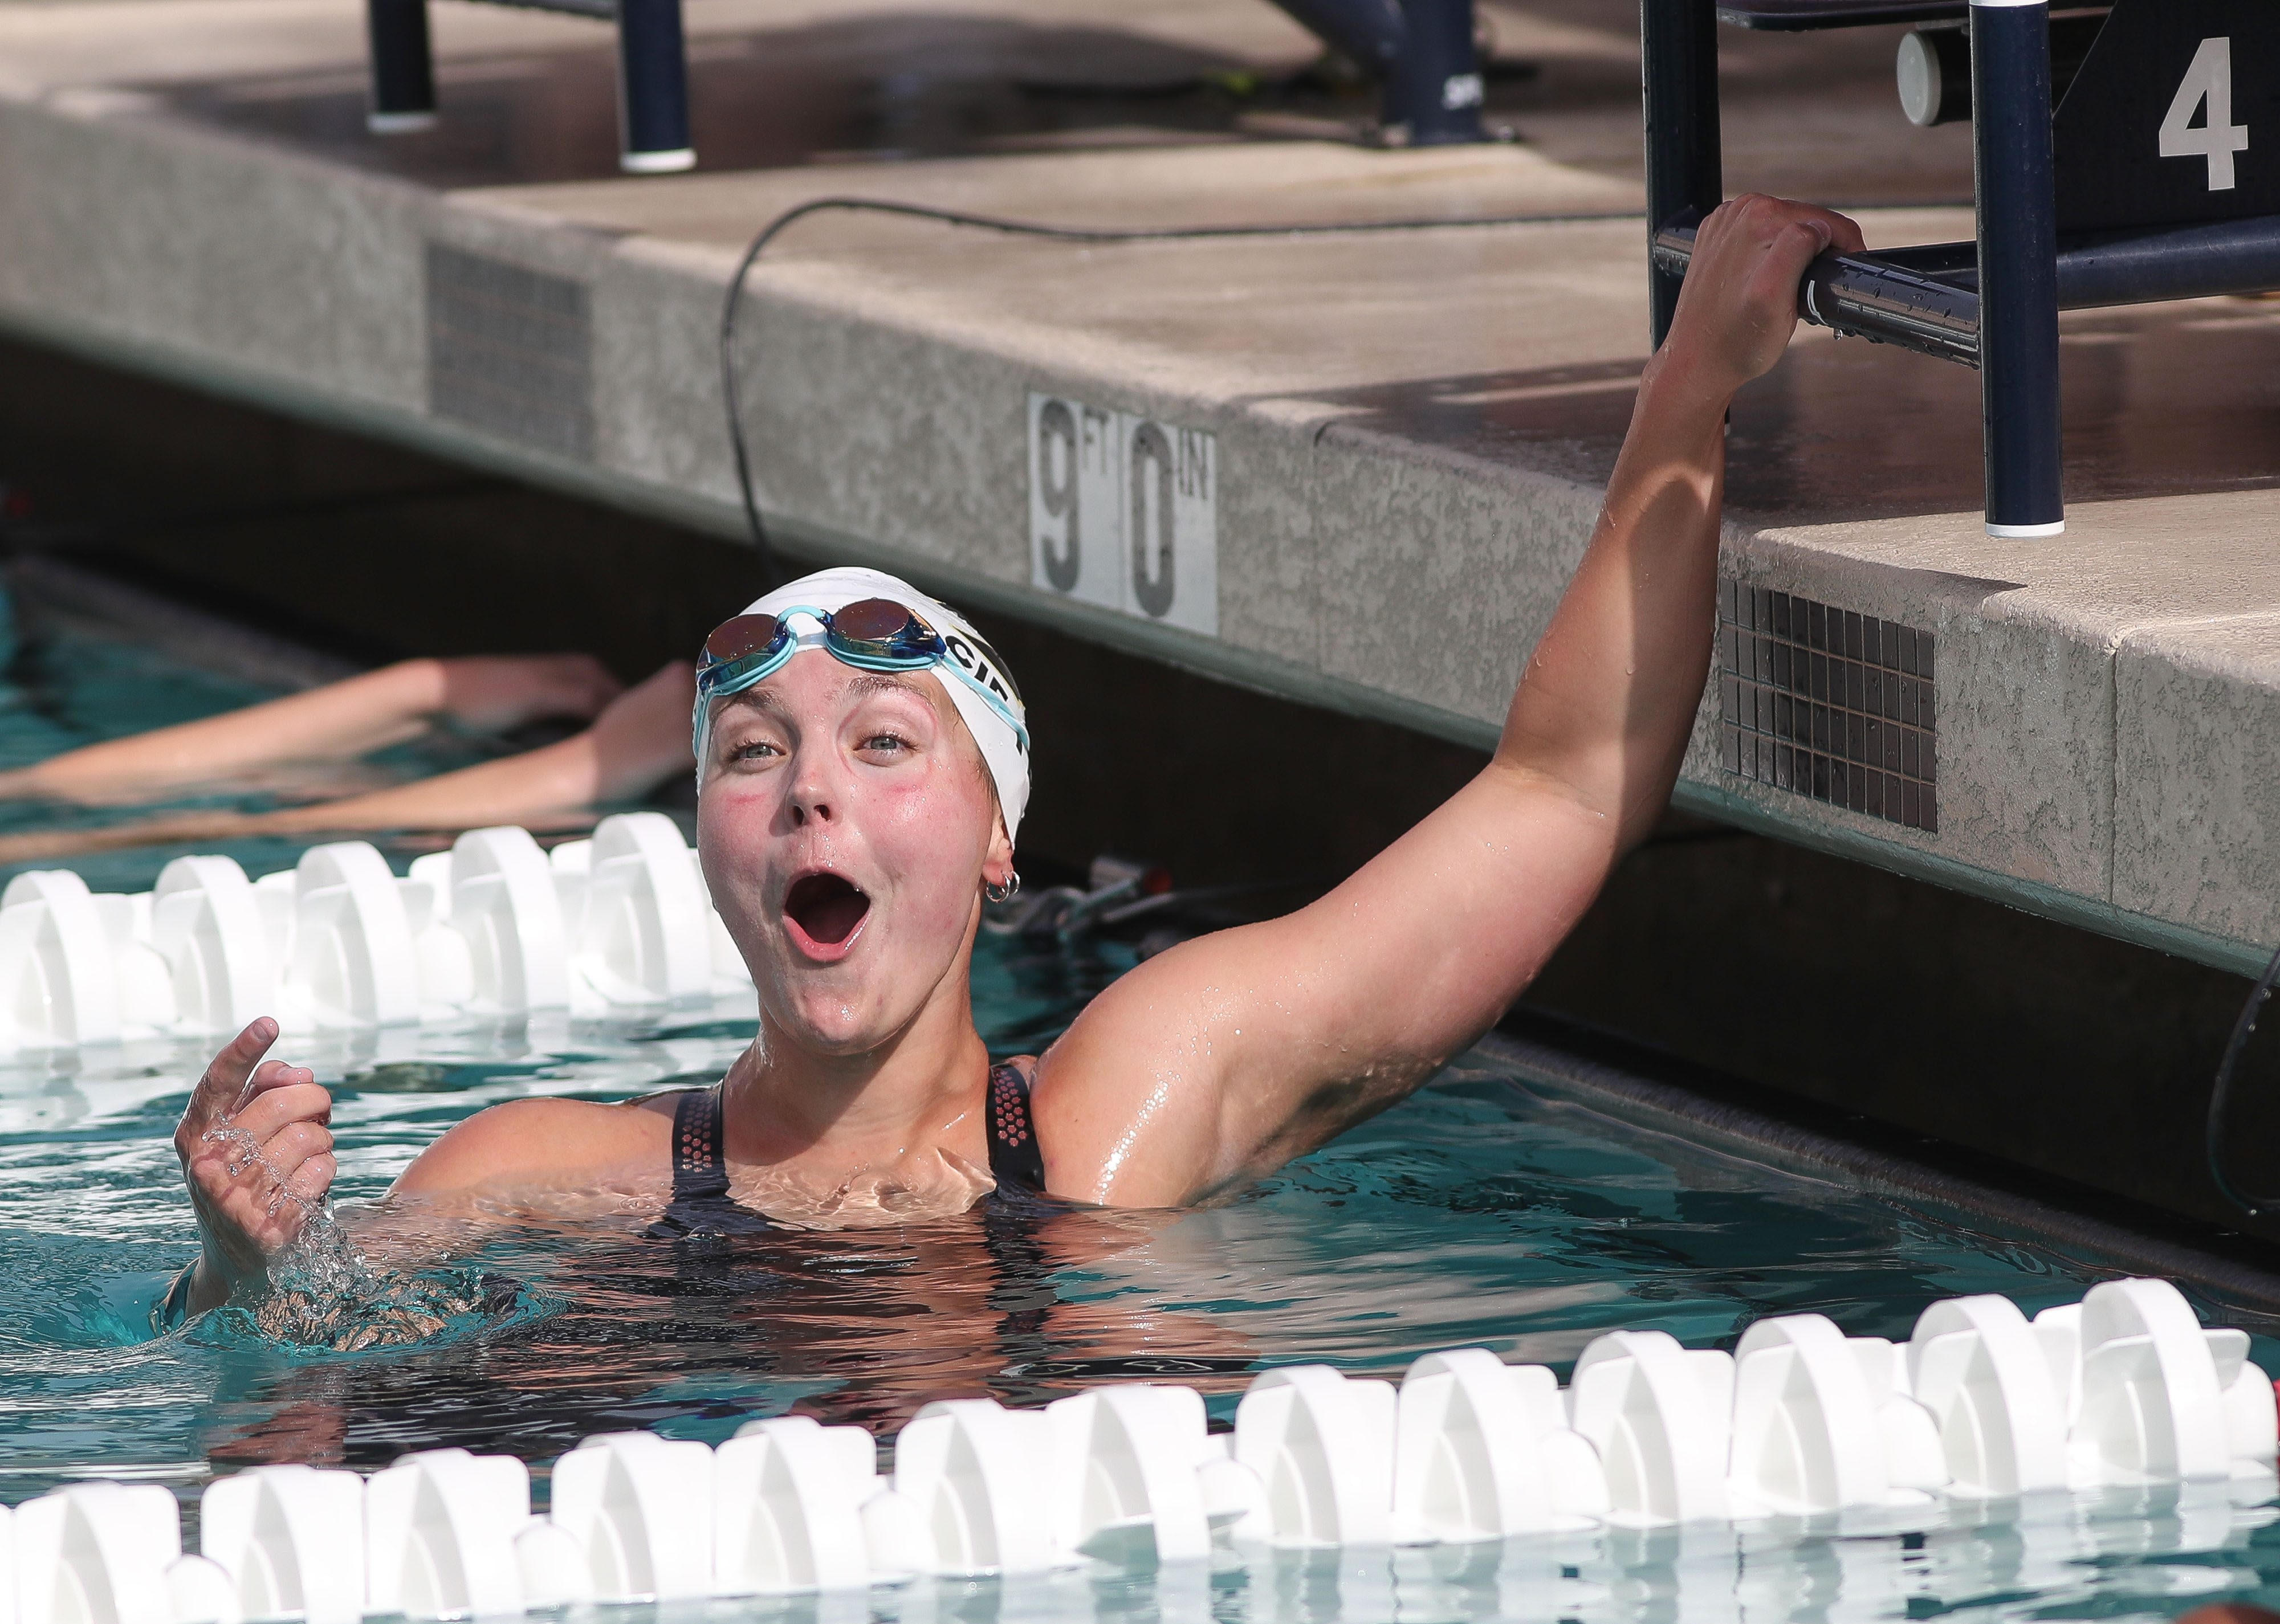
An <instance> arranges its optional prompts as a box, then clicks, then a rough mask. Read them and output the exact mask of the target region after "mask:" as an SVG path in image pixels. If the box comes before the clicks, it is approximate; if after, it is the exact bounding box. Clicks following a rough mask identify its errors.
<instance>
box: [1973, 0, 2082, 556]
mask: <svg viewBox="0 0 2280 1624" xmlns="http://www.w3.org/2000/svg"><path fill="white" fill-rule="evenodd" d="M1971 96H1972V107H1973V112H1974V116H1973V119H1972V150H1973V161H1974V167H1975V169H1976V173H1977V188H1976V191H1977V197H1978V216H1979V304H1980V312H1979V329H1980V331H1979V358H1980V366H1979V389H1980V400H1981V410H1982V415H1983V419H1984V422H1985V429H1986V441H1985V444H1986V459H1987V533H1988V534H1989V535H1995V536H2004V537H2021V536H2041V535H2057V534H2058V533H2059V532H2060V530H2062V529H2064V528H2065V527H2066V508H2065V504H2064V502H2063V500H2062V499H2061V497H2060V489H2059V466H2060V465H2059V454H2060V443H2059V285H2058V205H2057V202H2056V197H2055V194H2054V192H2053V176H2054V169H2053V161H2052V153H2051V8H2050V5H2049V3H2048V0H1971Z"/></svg>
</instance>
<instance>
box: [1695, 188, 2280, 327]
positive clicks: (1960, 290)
mask: <svg viewBox="0 0 2280 1624" xmlns="http://www.w3.org/2000/svg"><path fill="white" fill-rule="evenodd" d="M1698 219H1699V217H1698V215H1697V214H1695V213H1694V212H1692V211H1688V212H1685V213H1683V214H1681V215H1679V216H1678V217H1677V218H1676V219H1673V220H1672V221H1671V222H1670V223H1669V224H1668V225H1666V226H1665V227H1662V229H1661V230H1660V231H1658V232H1657V233H1655V237H1654V266H1655V269H1656V270H1658V271H1662V272H1665V273H1668V274H1671V275H1673V276H1683V275H1684V274H1685V273H1686V267H1687V266H1688V264H1689V263H1690V262H1691V260H1692V258H1693V256H1694V228H1695V226H1696V225H1697V223H1698ZM2274 287H2280V216H2271V215H2261V216H2258V217H2256V218H2254V219H2241V220H2222V221H2217V222H2215V223H2213V224H2208V225H2196V226H2184V227H2168V228H2165V229H2156V230H2146V231H2109V232H2099V233H2098V234H2096V235H2083V236H2076V237H2069V238H2067V239H2065V240H2064V241H2063V242H2061V243H2060V248H2059V253H2058V296H2059V298H2058V302H2059V308H2060V309H2061V310H2090V309H2097V308H2100V307H2104V306H2107V305H2114V304H2145V303H2149V302H2151V301H2153V300H2156V299H2191V298H2205V297H2207V296H2210V295H2212V294H2224V293H2245V292H2251V291H2254V290H2258V289H2267V288H2274ZM1798 312H1799V314H1800V315H1801V316H1803V317H1804V318H1805V319H1806V320H1807V321H1810V322H1813V323H1814V324H1816V325H1818V326H1821V327H1828V328H1829V329H1830V330H1831V331H1833V332H1837V333H1843V334H1845V335H1849V336H1852V337H1855V338H1866V339H1868V340H1871V341H1872V342H1874V343H1883V344H1899V345H1901V346H1903V347H1905V348H1906V349H1910V350H1920V351H1922V353H1923V354H1925V355H1932V356H1938V357H1940V358H1943V359H1945V360H1950V361H1960V362H1962V363H1963V364H1964V365H1965V366H1978V365H1979V265H1978V249H1977V244H1976V243H1972V242H1937V243H1932V244H1929V245H1927V246H1924V247H1921V248H1901V249H1891V250H1886V251H1884V252H1883V253H1875V254H1834V253H1831V254H1823V255H1822V256H1821V258H1818V259H1815V260H1814V262H1813V264H1812V265H1811V266H1808V267H1807V268H1806V273H1805V280H1804V281H1802V282H1801V283H1799V287H1798Z"/></svg>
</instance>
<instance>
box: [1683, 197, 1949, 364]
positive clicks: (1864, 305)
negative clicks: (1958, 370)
mask: <svg viewBox="0 0 2280 1624" xmlns="http://www.w3.org/2000/svg"><path fill="white" fill-rule="evenodd" d="M1694 227H1695V222H1694V220H1693V219H1691V217H1683V218H1682V219H1679V220H1677V221H1674V222H1673V223H1671V224H1669V225H1667V226H1665V227H1663V228H1662V229H1661V230H1660V231H1658V232H1657V233H1655V236H1654V266H1655V270H1656V271H1657V273H1659V274H1661V275H1666V276H1668V278H1669V279H1670V280H1671V281H1673V282H1677V281H1683V279H1684V277H1685V275H1686V267H1687V266H1688V264H1689V263H1690V262H1691V260H1692V258H1693V255H1694ZM1797 304H1798V312H1799V314H1800V315H1802V316H1803V317H1804V318H1805V319H1806V320H1807V321H1810V322H1813V323H1814V324H1815V325H1817V326H1820V327H1828V328H1829V329H1831V330H1832V331H1834V332H1837V333H1842V334H1845V335H1847V336H1849V337H1853V338H1865V339H1868V340H1869V341H1870V342H1871V343H1880V344H1899V345H1900V346H1902V347H1903V348H1905V349H1909V350H1920V351H1922V353H1923V354H1925V355H1930V356H1937V357H1938V358H1940V359H1942V360H1945V361H1960V362H1961V363H1962V364H1963V365H1964V366H1978V365H1979V296H1978V295H1977V294H1976V293H1975V292H1973V291H1972V290H1971V289H1968V288H1959V287H1956V286H1955V285H1954V284H1953V283H1951V282H1947V281H1940V280H1938V279H1937V277H1935V276H1932V275H1930V274H1928V273H1925V272H1924V271H1922V270H1918V269H1915V268H1914V267H1912V266H1906V265H1901V264H1898V263H1895V262H1894V261H1892V260H1890V259H1886V258H1882V257H1881V256H1878V255H1875V254H1823V255H1822V256H1821V258H1818V259H1815V260H1814V262H1813V263H1812V265H1810V266H1807V267H1806V273H1805V280H1804V281H1802V282H1801V283H1799V287H1798V294H1797Z"/></svg>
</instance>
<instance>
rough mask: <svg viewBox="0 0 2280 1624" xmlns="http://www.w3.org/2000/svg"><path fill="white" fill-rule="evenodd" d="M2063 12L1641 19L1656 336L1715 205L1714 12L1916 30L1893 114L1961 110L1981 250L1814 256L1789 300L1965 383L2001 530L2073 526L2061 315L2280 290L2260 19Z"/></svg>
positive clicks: (1924, 116)
mask: <svg viewBox="0 0 2280 1624" xmlns="http://www.w3.org/2000/svg"><path fill="white" fill-rule="evenodd" d="M2091 9H2093V8H2084V10H2085V11H2087V10H2091ZM2068 10H2069V11H2072V8H2068ZM2095 10H2097V12H2098V14H2096V15H2084V14H2081V12H2075V13H2074V14H2072V15H2069V16H2067V17H2063V18H2061V19H2059V21H2058V23H2056V24H2054V23H2053V18H2052V12H2053V6H2052V5H2051V4H2049V0H1972V4H1965V3H1964V0H1914V4H1863V3H1862V0H1657V4H1651V5H1648V6H1646V7H1645V9H1644V10H1643V11H1642V12H1641V19H1642V24H1643V26H1642V28H1641V35H1642V44H1643V46H1644V59H1645V62H1644V65H1645V73H1644V80H1645V104H1646V105H1645V111H1646V119H1645V126H1646V151H1647V163H1646V170H1647V175H1648V181H1647V235H1648V248H1649V253H1650V256H1651V259H1652V272H1651V273H1650V274H1651V283H1650V290H1651V295H1652V311H1653V317H1652V337H1653V340H1654V342H1655V343H1657V344H1660V343H1661V342H1662V339H1663V335H1665V334H1666V333H1667V332H1668V330H1669V326H1670V321H1671V318H1672V315H1673V313H1674V312H1675V309H1676V305H1677V298H1678V289H1679V286H1680V282H1681V281H1682V279H1683V276H1684V274H1685V269H1686V266H1687V264H1688V263H1689V261H1690V259H1691V254H1692V248H1693V238H1694V227H1695V225H1696V224H1697V223H1698V221H1699V220H1700V219H1702V218H1703V217H1704V216H1706V215H1707V214H1708V213H1709V212H1711V211H1712V210H1714V209H1715V208H1717V207H1718V206H1719V204H1721V203H1722V201H1723V200H1724V196H1725V189H1724V183H1723V180H1722V173H1721V165H1720V158H1719V135H1718V119H1719V113H1718V44H1717V34H1718V23H1719V21H1720V19H1725V20H1727V21H1729V22H1733V23H1736V24H1738V25H1739V26H1741V27H1750V28H1773V29H1783V30H1797V29H1816V28H1830V27H1852V26H1855V25H1861V24H1868V23H1882V22H1896V21H1906V22H1918V23H1922V24H1923V25H1925V27H1922V29H1920V30H1919V31H1918V33H1916V34H1915V35H1910V36H1908V38H1907V40H1906V42H1904V43H1903V45H1902V47H1901V55H1900V58H1899V63H1898V69H1899V90H1900V96H1901V103H1902V106H1903V108H1904V109H1905V110H1906V112H1907V115H1908V117H1909V118H1911V119H1914V120H1915V121H1917V122H1920V123H1939V122H1945V121H1947V120H1948V119H1950V118H1955V117H1966V116H1969V117H1971V121H1972V143H1973V157H1974V165H1973V167H1974V170H1975V173H1976V193H1977V196H1976V212H1977V231H1976V236H1975V238H1974V239H1973V240H1972V241H1969V242H1943V243H1929V244H1922V245H1919V246H1916V247H1912V248H1904V249H1891V250H1883V251H1881V252H1875V253H1858V254H1839V253H1834V252H1831V253H1826V254H1823V255H1822V256H1821V258H1818V259H1816V260H1815V261H1814V263H1813V265H1812V266H1811V267H1810V268H1809V269H1808V271H1807V272H1806V278H1805V281H1804V285H1803V287H1802V288H1801V289H1799V292H1800V300H1799V303H1800V305H1801V309H1802V313H1803V314H1804V316H1805V318H1806V319H1807V320H1809V321H1814V322H1817V323H1820V324H1821V325H1822V326H1825V327H1830V328H1832V329H1834V330H1835V331H1837V332H1839V333H1845V334H1853V335H1859V336H1861V337H1865V338H1868V339H1871V340H1873V341H1875V342H1876V343H1888V344H1898V345H1902V346H1904V347H1906V348H1908V349H1912V350H1918V351H1920V352H1922V353H1923V354H1926V355H1931V356H1936V357H1939V358H1944V359H1947V360H1953V361H1959V362H1961V363H1963V364H1965V365H1967V366H1974V367H1976V368H1977V369H1978V372H1979V375H1980V391H1981V404H1982V417H1983V424H1984V427H1985V446H1986V474H1987V504H1986V523H1987V530H1988V534H1989V535H1993V536H1997V537H2003V538H2011V539H2027V538H2034V537H2040V536H2049V535H2056V534H2058V533H2059V532H2060V530H2062V529H2063V528H2064V527H2065V508H2064V504H2063V503H2062V502H2061V500H2060V432H2059V429H2060V420H2059V419H2060V413H2059V401H2060V375H2059V374H2060V353H2059V312H2060V311H2061V310H2084V309H2096V308H2103V307H2107V306H2113V305H2121V304H2138V303H2142V302H2145V301H2149V300H2156V299H2182V298H2199V297H2204V296H2208V295H2212V294H2225V293H2248V292H2255V291H2260V290H2262V289H2271V288H2275V287H2280V168H2276V167H2274V165H2272V164H2271V162H2270V158H2269V154H2270V153H2271V151H2272V150H2273V148H2272V142H2271V137H2270V135H2269V133H2268V132H2266V133H2256V132H2257V131H2258V120H2260V119H2261V117H2262V110H2264V109H2266V108H2268V107H2269V106H2270V105H2271V104H2272V101H2273V97H2274V93H2275V89H2276V83H2275V80H2274V77H2273V75H2274V73H2275V63H2276V62H2280V49H2276V47H2280V28H2276V25H2275V20H2274V17H2273V13H2272V11H2271V8H2270V7H2269V6H2268V5H2265V4H2259V3H2257V0H2116V3H2115V4H2112V5H2111V6H2107V7H2103V8H2095ZM1946 104H1954V105H1953V107H1952V108H1950V107H1949V106H1947V105H1946ZM2236 109H2238V110H2239V111H2240V112H2241V114H2242V116H2243V118H2244V119H2246V120H2247V121H2245V122H2243V121H2238V120H2236V119H2235V116H2234V113H2235V110H2236ZM1975 110H1976V116H1974V114H1975Z"/></svg>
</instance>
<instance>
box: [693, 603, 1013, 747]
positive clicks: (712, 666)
mask: <svg viewBox="0 0 2280 1624" xmlns="http://www.w3.org/2000/svg"><path fill="white" fill-rule="evenodd" d="M794 615H805V616H806V617H807V618H808V619H809V620H813V621H814V622H815V623H816V624H817V625H818V626H820V627H822V631H821V633H820V635H819V634H817V633H813V632H810V633H806V634H801V633H797V632H794V631H793V630H792V628H791V624H790V622H791V619H792V617H793V616H794ZM819 647H820V648H822V649H824V650H828V652H829V653H830V654H831V656H832V657H833V658H836V659H837V660H840V661H842V662H843V663H844V664H846V665H850V666H855V667H857V668H858V669H859V670H863V671H926V670H930V669H935V668H937V667H938V668H940V669H942V670H944V671H947V672H949V673H951V674H952V675H953V676H955V677H957V678H958V679H959V681H961V682H964V683H965V684H966V686H967V687H968V688H970V689H973V690H974V692H975V693H976V694H978V695H980V696H981V697H982V700H983V702H984V703H985V704H988V705H989V707H990V710H991V711H993V712H996V713H997V716H998V717H999V718H1000V719H1001V720H1003V721H1004V722H1005V725H1006V726H1007V727H1011V728H1012V729H1013V735H1014V737H1015V738H1017V739H1019V740H1020V741H1021V752H1022V754H1023V755H1025V756H1026V755H1027V754H1028V750H1029V730H1028V727H1025V726H1023V724H1022V721H1021V717H1020V716H1019V715H1017V714H1016V713H1015V711H1014V707H1015V706H1016V705H1019V704H1021V692H1020V690H1019V689H1015V688H1014V686H1013V678H1011V677H1009V676H1007V675H1006V674H1005V661H1003V660H1001V659H999V658H997V650H995V649H992V648H991V647H990V645H989V644H988V643H984V642H982V639H981V638H980V637H978V636H976V635H974V633H972V632H970V631H963V630H960V631H957V632H953V633H952V634H951V635H949V636H947V637H945V636H944V635H943V634H942V633H940V632H938V631H936V630H935V628H934V627H932V626H931V625H929V624H928V622H927V620H926V618H925V617H924V616H923V615H921V614H920V613H919V612H918V611H916V610H914V609H912V608H909V607H907V606H906V605H905V604H897V603H896V602H895V601H894V600H893V599H892V598H885V597H866V598H859V599H858V600H857V601H856V602H854V603H851V604H848V605H847V606H846V607H845V608H843V609H836V610H830V611H826V610H821V609H815V608H811V607H809V606H808V605H806V604H794V605H792V606H791V607H790V608H788V609H785V610H783V611H782V612H780V613H776V614H740V615H737V616H736V618H734V619H733V620H723V621H722V622H721V623H720V625H719V626H717V627H713V628H712V635H711V636H709V637H707V638H706V639H705V650H704V652H703V653H702V654H700V655H698V656H697V713H696V715H695V717H694V718H693V719H692V720H693V723H694V727H693V734H694V736H695V738H696V740H697V743H698V744H699V746H700V754H701V745H702V742H703V739H704V735H705V714H706V712H708V710H709V709H710V708H711V706H712V702H713V701H714V700H715V699H725V698H727V697H728V696H729V695H731V694H741V693H743V691H744V690H745V689H748V688H751V686H752V685H753V684H755V683H757V682H761V681H766V679H767V678H769V677H771V676H774V674H775V673H777V672H779V671H781V670H782V669H783V668H784V666H785V665H786V663H787V662H789V661H790V658H791V657H792V656H793V655H794V654H797V652H798V651H799V650H802V649H804V648H819Z"/></svg>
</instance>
